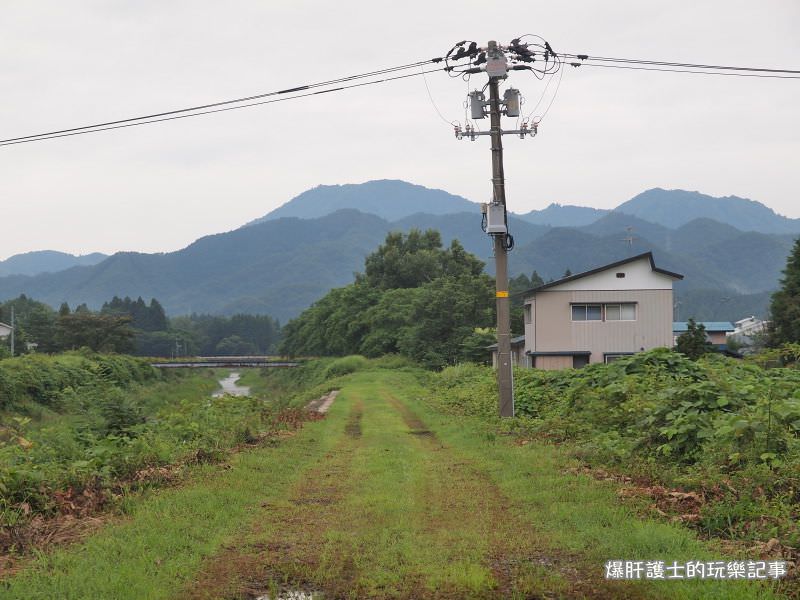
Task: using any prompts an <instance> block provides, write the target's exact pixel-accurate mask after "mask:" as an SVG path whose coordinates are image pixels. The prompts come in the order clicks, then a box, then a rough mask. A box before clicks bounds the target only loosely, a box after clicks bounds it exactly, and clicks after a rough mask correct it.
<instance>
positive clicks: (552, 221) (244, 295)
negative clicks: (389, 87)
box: [0, 181, 800, 322]
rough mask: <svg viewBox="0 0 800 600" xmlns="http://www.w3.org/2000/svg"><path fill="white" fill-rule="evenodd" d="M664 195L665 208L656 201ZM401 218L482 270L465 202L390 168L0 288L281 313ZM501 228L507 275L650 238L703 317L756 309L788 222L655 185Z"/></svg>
mask: <svg viewBox="0 0 800 600" xmlns="http://www.w3.org/2000/svg"><path fill="white" fill-rule="evenodd" d="M670 198H674V199H675V200H674V210H672V211H670V210H666V209H665V207H666V206H668V205H669V203H670ZM709 215H713V217H712V216H709ZM745 221H746V222H749V223H750V224H751V226H748V225H744V224H743V222H745ZM737 224H738V226H737ZM411 228H419V229H428V228H432V229H437V230H439V231H440V232H441V234H442V238H443V241H444V242H445V243H449V242H450V240H452V239H458V240H460V241H461V243H462V244H463V245H464V247H465V248H466V249H467V250H468V251H470V252H473V253H474V254H476V255H477V256H479V257H480V258H481V259H482V260H484V261H485V262H486V263H487V271H489V272H492V267H493V264H492V261H491V260H490V256H491V252H492V249H491V241H490V239H489V237H488V236H486V235H485V234H484V233H483V232H482V231H481V229H480V212H479V208H478V205H477V204H476V203H474V202H470V201H469V200H467V199H465V198H461V197H459V196H454V195H452V194H449V193H447V192H445V191H442V190H432V189H428V188H424V187H422V186H417V185H412V184H409V183H405V182H402V181H372V182H368V183H365V184H360V185H356V184H348V185H341V186H319V187H316V188H314V189H312V190H308V191H307V192H304V193H303V194H300V195H299V196H297V197H296V198H294V199H292V200H290V201H289V202H287V203H286V204H284V205H283V206H281V207H280V208H278V209H276V210H274V211H272V212H271V213H268V214H266V215H265V216H264V217H262V218H260V219H256V220H255V221H252V222H250V223H248V224H246V225H245V226H243V227H241V228H239V229H236V230H234V231H230V232H226V233H220V234H217V235H212V236H206V237H203V238H200V239H199V240H197V241H195V242H194V243H192V244H190V245H189V246H187V247H186V248H184V249H182V250H179V251H176V252H169V253H164V254H142V253H134V252H121V253H117V254H115V255H113V256H110V257H107V258H105V259H103V257H102V256H100V257H96V256H95V258H98V260H100V261H101V262H99V263H97V264H88V265H74V266H70V267H69V268H66V269H63V270H58V269H54V268H49V267H43V266H42V264H40V265H39V266H38V267H37V269H39V272H38V273H36V272H32V271H35V270H34V269H29V272H27V273H18V274H15V275H10V276H5V277H0V300H2V299H7V298H10V297H14V296H16V295H18V294H20V293H25V294H28V295H29V296H31V297H33V298H36V299H38V300H42V301H45V302H48V303H49V304H51V305H53V306H57V305H58V304H60V303H61V302H63V301H66V302H69V303H70V304H71V305H75V304H78V303H81V302H86V303H87V304H89V306H92V307H99V306H100V305H101V304H102V303H103V302H104V301H106V300H108V299H109V298H111V297H112V296H114V295H117V296H125V295H129V296H132V297H137V296H143V297H145V298H146V299H149V298H150V297H156V298H158V299H159V301H161V303H162V304H163V305H164V307H165V309H166V310H167V312H168V313H169V314H171V315H178V314H186V313H190V312H208V313H215V314H232V313H235V312H252V313H267V314H270V315H272V316H274V317H276V318H278V319H280V320H281V321H284V322H285V321H286V320H287V319H289V318H291V317H294V316H296V315H297V314H299V313H300V312H301V311H302V310H303V309H304V308H306V307H307V306H308V305H310V304H311V303H312V302H313V301H314V300H316V299H317V298H319V297H321V296H322V295H324V294H325V292H327V291H328V290H329V289H330V288H332V287H335V286H340V285H344V284H346V283H349V282H350V281H352V278H353V273H354V272H357V271H359V270H361V269H362V268H363V260H364V257H365V256H366V255H367V254H369V253H370V252H372V251H373V250H375V248H377V246H378V245H379V244H380V243H381V242H382V241H383V239H384V238H385V236H386V233H387V232H389V231H392V230H401V231H408V230H409V229H411ZM509 230H510V231H511V232H512V233H513V235H514V237H515V240H516V247H515V249H514V251H513V252H512V253H511V255H510V271H511V274H512V275H517V274H520V273H525V274H528V275H530V274H531V273H532V272H533V271H534V270H536V271H537V272H538V273H539V274H540V275H541V276H542V277H543V278H545V279H551V278H558V277H560V276H562V275H563V274H564V272H565V271H566V270H567V269H569V270H571V271H572V272H573V273H575V272H579V271H583V270H586V269H589V268H592V267H596V266H599V265H602V264H605V263H607V262H613V261H615V260H619V259H621V258H625V257H626V256H629V255H631V254H638V253H640V252H644V251H647V250H651V251H653V253H654V255H655V258H656V262H657V264H658V265H659V266H661V267H664V268H666V269H669V270H673V271H677V272H680V273H683V274H684V275H685V276H686V277H685V279H684V280H683V281H681V282H679V283H678V284H676V288H675V289H676V297H677V302H676V316H677V317H678V318H682V319H685V318H687V317H688V316H694V317H696V318H697V319H699V320H711V319H738V318H741V317H743V316H747V315H749V314H756V315H759V316H763V315H765V314H766V310H767V305H768V301H769V295H770V292H771V291H772V290H774V289H776V287H777V286H778V280H779V278H780V272H781V270H782V269H783V268H784V266H785V261H786V257H787V255H788V254H789V251H790V249H791V246H792V244H793V240H794V235H793V233H797V232H800V225H798V220H797V219H788V218H786V217H782V216H780V215H777V214H776V213H774V212H773V211H772V210H770V209H769V208H767V207H766V206H764V205H763V204H760V203H758V202H754V201H752V200H745V199H742V198H736V197H728V198H712V197H709V196H704V195H703V194H699V193H697V192H685V191H681V190H672V191H669V190H661V189H655V190H648V191H647V192H644V193H642V194H639V195H638V196H636V197H635V198H633V199H631V200H629V201H627V202H625V203H623V204H621V205H620V206H619V207H618V208H617V209H615V210H613V211H606V210H599V209H593V208H586V207H578V206H561V205H557V204H552V205H550V206H549V207H547V208H546V209H544V210H541V211H533V212H531V213H527V214H522V215H515V214H510V215H509ZM34 254H35V253H34ZM21 256H27V255H21ZM66 256H68V255H66ZM12 258H13V259H16V260H14V261H13V262H12V265H13V264H19V259H18V257H12ZM40 258H45V254H44V253H42V256H41V257H40ZM62 258H63V257H62ZM84 258H85V257H73V259H84ZM92 260H93V259H92ZM10 261H12V259H9V260H7V261H5V262H4V263H0V266H2V265H4V264H7V263H9V262H10ZM47 270H50V271H53V270H58V272H43V271H47Z"/></svg>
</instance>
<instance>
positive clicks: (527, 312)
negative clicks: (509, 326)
mask: <svg viewBox="0 0 800 600" xmlns="http://www.w3.org/2000/svg"><path fill="white" fill-rule="evenodd" d="M525 322H526V323H531V322H532V321H531V305H530V304H526V305H525Z"/></svg>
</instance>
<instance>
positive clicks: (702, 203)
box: [614, 188, 800, 233]
mask: <svg viewBox="0 0 800 600" xmlns="http://www.w3.org/2000/svg"><path fill="white" fill-rule="evenodd" d="M614 210H615V211H617V212H621V213H625V214H629V215H633V216H635V217H639V218H640V219H644V220H645V221H650V222H651V223H658V224H659V225H663V226H664V227H668V228H670V229H677V228H678V227H680V226H681V225H685V224H686V223H688V222H689V221H693V220H695V219H700V218H706V219H713V220H715V221H719V222H720V223H726V224H728V225H732V226H733V227H736V228H737V229H740V230H741V231H757V232H759V233H800V219H790V218H788V217H784V216H782V215H779V214H777V213H776V212H775V211H774V210H772V209H771V208H769V207H767V206H765V205H763V204H761V203H760V202H756V201H755V200H748V199H746V198H739V197H738V196H726V197H724V198H715V197H714V196H708V195H706V194H701V193H700V192H687V191H686V190H663V189H661V188H654V189H652V190H647V191H646V192H642V193H641V194H639V195H637V196H634V197H633V198H631V199H630V200H628V201H627V202H623V203H622V204H620V205H619V206H618V207H617V208H615V209H614Z"/></svg>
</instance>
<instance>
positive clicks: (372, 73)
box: [0, 58, 442, 145]
mask: <svg viewBox="0 0 800 600" xmlns="http://www.w3.org/2000/svg"><path fill="white" fill-rule="evenodd" d="M441 60H442V59H441V58H432V59H428V60H422V61H417V62H414V63H409V64H406V65H400V66H397V67H389V68H386V69H379V70H377V71H370V72H367V73H359V74H357V75H348V76H346V77H340V78H338V79H330V80H327V81H320V82H317V83H310V84H306V85H301V86H296V87H292V88H287V89H283V90H277V91H272V92H266V93H262V94H255V95H252V96H245V97H243V98H236V99H234V100H223V101H220V102H212V103H209V104H202V105H199V106H193V107H189V108H180V109H176V110H169V111H164V112H159V113H153V114H149V115H143V116H141V117H130V118H126V119H119V120H116V121H107V122H105V123H95V124H94V125H83V126H81V127H71V128H69V129H59V130H55V131H47V132H44V133H37V134H32V135H25V136H20V137H14V138H7V139H4V140H0V145H9V144H10V143H11V142H17V141H19V140H29V139H31V138H42V139H51V138H52V137H63V136H58V135H57V134H62V133H70V132H74V131H80V130H84V129H95V128H100V127H102V128H105V129H115V128H113V127H108V126H110V125H119V124H121V123H131V122H133V121H143V120H145V119H155V118H156V117H166V116H169V115H176V114H180V113H186V112H194V111H199V110H203V109H206V108H213V107H216V106H225V105H229V104H239V103H241V102H248V101H250V100H256V99H259V98H267V97H270V96H278V95H282V94H291V93H295V92H300V91H304V90H310V89H314V88H318V87H325V86H329V85H334V84H337V83H344V82H347V81H353V80H357V79H364V78H366V77H375V76H377V75H385V74H387V73H394V72H397V71H403V70H405V69H411V68H415V67H424V65H428V64H432V63H437V62H441ZM347 87H351V86H347ZM352 87H355V86H352ZM306 95H311V94H306ZM256 104H259V103H254V104H250V105H248V106H255V105H256ZM211 112H218V111H207V112H204V113H197V114H208V113H211ZM166 120H169V119H158V120H154V121H149V122H151V123H155V122H158V121H166ZM105 129H98V131H104V130H105Z"/></svg>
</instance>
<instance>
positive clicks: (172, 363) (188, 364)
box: [150, 356, 302, 369]
mask: <svg viewBox="0 0 800 600" xmlns="http://www.w3.org/2000/svg"><path fill="white" fill-rule="evenodd" d="M301 364H302V362H300V361H291V360H280V359H276V358H275V357H274V356H195V357H187V358H186V359H183V360H182V359H170V360H164V361H155V362H151V363H150V366H152V367H156V368H157V369H226V368H231V369H241V368H249V367H258V368H262V367H266V368H276V369H277V368H287V367H298V366H300V365H301Z"/></svg>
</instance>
